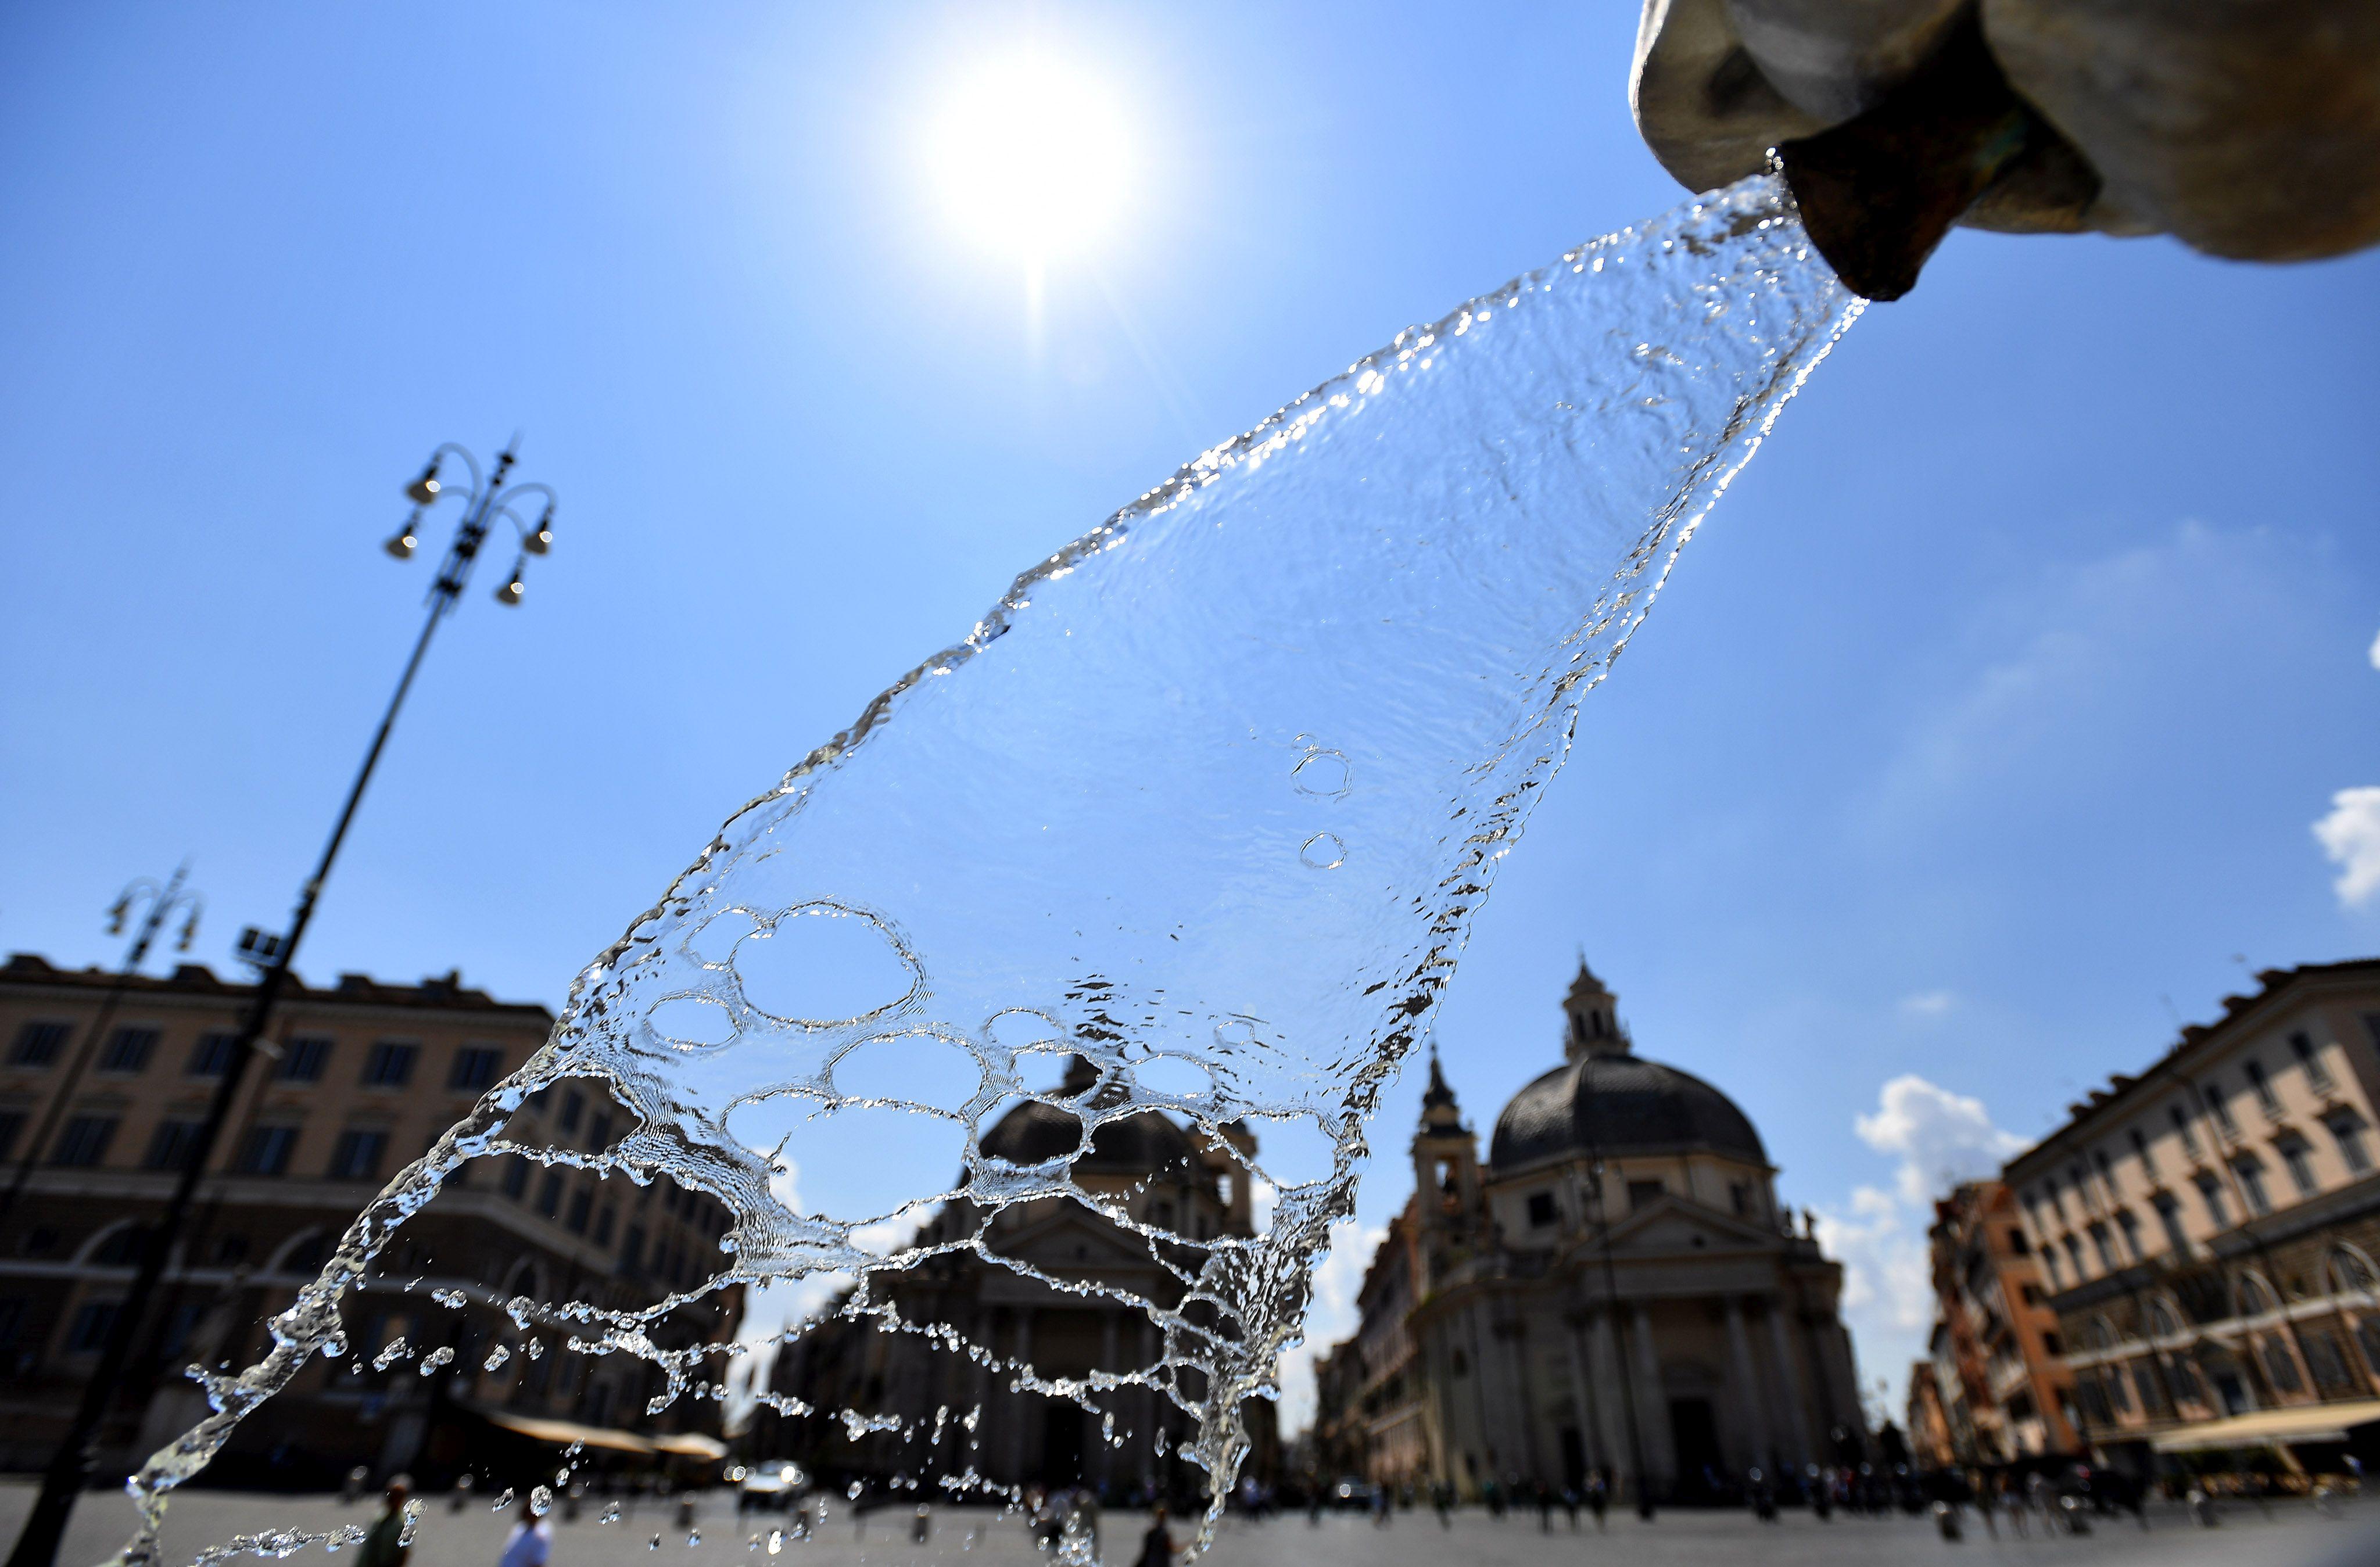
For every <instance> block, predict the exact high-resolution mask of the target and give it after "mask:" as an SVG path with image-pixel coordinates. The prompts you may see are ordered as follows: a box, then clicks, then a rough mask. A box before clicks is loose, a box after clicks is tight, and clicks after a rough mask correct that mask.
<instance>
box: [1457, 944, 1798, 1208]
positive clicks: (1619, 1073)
mask: <svg viewBox="0 0 2380 1567" xmlns="http://www.w3.org/2000/svg"><path fill="white" fill-rule="evenodd" d="M1562 1011H1563V1012H1564V1014H1566V1015H1567V1034H1566V1037H1565V1039H1564V1045H1563V1049H1564V1053H1565V1054H1567V1055H1568V1056H1569V1058H1570V1059H1569V1061H1568V1062H1567V1063H1564V1064H1562V1065H1560V1066H1557V1067H1555V1068H1554V1069H1553V1070H1552V1071H1551V1072H1548V1073H1547V1074H1546V1075H1544V1076H1542V1077H1539V1078H1538V1079H1537V1080H1536V1082H1534V1083H1531V1084H1530V1085H1529V1086H1528V1087H1525V1088H1523V1089H1522V1090H1521V1091H1520V1092H1519V1093H1517V1094H1515V1095H1513V1096H1512V1103H1510V1104H1508V1105H1506V1106H1505V1107H1504V1113H1503V1114H1501V1115H1500V1116H1498V1117H1497V1118H1496V1136H1495V1139H1494V1140H1493V1141H1492V1142H1490V1143H1489V1144H1488V1163H1489V1165H1491V1166H1492V1167H1494V1168H1495V1169H1497V1170H1499V1171H1509V1170H1517V1169H1519V1168H1521V1167H1522V1166H1524V1165H1529V1164H1536V1163H1537V1162H1539V1161H1540V1160H1549V1159H1569V1158H1575V1157H1581V1156H1586V1155H1589V1154H1601V1155H1603V1156H1604V1157H1606V1158H1609V1157H1612V1156H1614V1155H1619V1154H1643V1153H1673V1152H1684V1151H1687V1150H1689V1149H1707V1150H1708V1151H1710V1152H1713V1153H1718V1154H1725V1155H1727V1156H1729V1157H1730V1158H1735V1159H1742V1160H1749V1161H1750V1162H1752V1163H1755V1164H1763V1165H1765V1164H1767V1162H1768V1154H1767V1150H1766V1149H1764V1148H1762V1147H1761V1146H1760V1134H1759V1133H1757V1132H1755V1131H1754V1130H1753V1129H1752V1122H1751V1120H1750V1119H1749V1118H1748V1117H1747V1116H1745V1114H1744V1113H1743V1111H1740V1110H1738V1109H1737V1108H1736V1107H1735V1101H1734V1100H1733V1099H1729V1098H1728V1097H1727V1096H1726V1095H1725V1094H1722V1093H1720V1092H1719V1091H1718V1089H1717V1088H1714V1087H1711V1086H1710V1085H1709V1084H1708V1083H1706V1082H1704V1081H1703V1080H1702V1079H1701V1078H1699V1077H1697V1076H1695V1075H1694V1074H1692V1073H1690V1072H1681V1071H1679V1070H1678V1069H1677V1068H1676V1067H1674V1066H1664V1065H1662V1064H1661V1063H1659V1062H1658V1061H1646V1060H1645V1059H1644V1058H1643V1057H1642V1056H1639V1055H1637V1054H1635V1053H1634V1051H1633V1047H1632V1046H1631V1044H1630V1042H1629V1039H1628V1030H1627V1028H1626V1027H1625V1026H1622V1025H1621V1022H1620V1014H1619V1002H1618V1000H1617V998H1615V997H1614V996H1613V995H1612V993H1611V991H1610V990H1609V987H1607V986H1606V985H1605V984H1604V983H1603V981H1602V980H1600V979H1597V978H1596V977H1595V976H1594V975H1593V974H1592V973H1590V972H1589V971H1588V969H1587V966H1586V961H1585V959H1584V958H1581V959H1580V960H1579V966H1578V978H1576V979H1574V980H1573V981H1572V982H1571V987H1570V994H1569V995H1568V996H1567V997H1566V998H1564V1000H1563V1002H1562Z"/></svg>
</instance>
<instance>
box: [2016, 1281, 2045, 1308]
mask: <svg viewBox="0 0 2380 1567" xmlns="http://www.w3.org/2000/svg"><path fill="white" fill-rule="evenodd" d="M2016 1298H2017V1299H2019V1300H2021V1301H2022V1302H2024V1304H2025V1305H2027V1306H2039V1305H2040V1304H2041V1302H2042V1299H2043V1296H2042V1294H2041V1286H2040V1285H2039V1284H2024V1285H2022V1286H2020V1287H2019V1288H2018V1290H2017V1292H2016Z"/></svg>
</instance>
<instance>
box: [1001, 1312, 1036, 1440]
mask: <svg viewBox="0 0 2380 1567" xmlns="http://www.w3.org/2000/svg"><path fill="white" fill-rule="evenodd" d="M1008 1357H1009V1359H1010V1360H1011V1361H1013V1362H1014V1364H1015V1366H1016V1367H1017V1369H1018V1371H1020V1372H1021V1371H1022V1369H1023V1368H1024V1367H1029V1366H1031V1365H1032V1364H1033V1308H1032V1307H1031V1306H1018V1307H1017V1308H1016V1326H1015V1329H1014V1331H1013V1332H1012V1333H1011V1335H1010V1338H1009V1352H1008ZM1015 1374H1017V1373H1016V1372H1012V1373H1011V1375H1015ZM1037 1398H1038V1394H1035V1393H1033V1392H1032V1391H1028V1390H1024V1389H1020V1390H1018V1391H1015V1392H1013V1393H1011V1394H1009V1395H1008V1404H1009V1408H1010V1411H1011V1419H1010V1422H1009V1429H1008V1477H1009V1478H1010V1479H1011V1480H1014V1481H1022V1480H1023V1479H1024V1478H1025V1477H1026V1475H1028V1474H1029V1473H1031V1471H1032V1465H1033V1460H1034V1458H1035V1456H1036V1455H1035V1454H1034V1452H1033V1450H1032V1448H1031V1447H1030V1445H1028V1444H1030V1442H1031V1441H1032V1439H1033V1438H1034V1436H1035V1435H1037V1434H1038V1433H1037V1431H1036V1428H1035V1427H1036V1425H1037V1422H1036V1421H1035V1420H1034V1418H1033V1415H1034V1408H1033V1405H1034V1403H1035V1401H1036V1399H1037Z"/></svg>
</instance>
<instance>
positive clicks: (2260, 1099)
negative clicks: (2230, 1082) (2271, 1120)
mask: <svg viewBox="0 0 2380 1567" xmlns="http://www.w3.org/2000/svg"><path fill="white" fill-rule="evenodd" d="M2244 1070H2245V1071H2246V1072H2247V1074H2248V1087H2252V1088H2253V1089H2255V1090H2256V1102H2257V1103H2258V1104H2260V1105H2262V1106H2264V1109H2265V1114H2267V1115H2278V1114H2279V1113H2280V1112H2281V1097H2280V1096H2279V1095H2278V1094H2276V1093H2275V1092H2273V1085H2272V1082H2271V1081H2270V1080H2269V1079H2268V1078H2266V1077H2265V1063H2263V1062H2261V1061H2252V1062H2250V1063H2247V1065H2246V1067H2245V1068H2244Z"/></svg>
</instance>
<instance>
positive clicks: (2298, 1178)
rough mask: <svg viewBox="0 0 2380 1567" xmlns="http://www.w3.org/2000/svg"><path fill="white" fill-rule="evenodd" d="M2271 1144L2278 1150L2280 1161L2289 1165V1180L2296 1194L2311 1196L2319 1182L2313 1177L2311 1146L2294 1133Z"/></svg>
mask: <svg viewBox="0 0 2380 1567" xmlns="http://www.w3.org/2000/svg"><path fill="white" fill-rule="evenodd" d="M2273 1146H2274V1148H2277V1149H2278V1150H2279V1151H2280V1155H2281V1162H2282V1163H2283V1164H2286V1165H2288V1166H2289V1181H2290V1183H2291V1184H2293V1185H2295V1186H2296V1187H2297V1189H2298V1196H2300V1197H2312V1196H2313V1194H2314V1189H2315V1187H2316V1186H2317V1185H2319V1184H2320V1183H2319V1182H2317V1181H2316V1180H2315V1179H2314V1174H2313V1148H2312V1147H2310V1146H2309V1145H2308V1144H2307V1142H2306V1140H2305V1139H2304V1138H2303V1137H2301V1136H2297V1135H2296V1134H2294V1133H2292V1134H2290V1135H2289V1136H2286V1137H2283V1138H2282V1139H2281V1140H2280V1141H2278V1142H2277V1143H2275V1144H2274V1145H2273Z"/></svg>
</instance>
